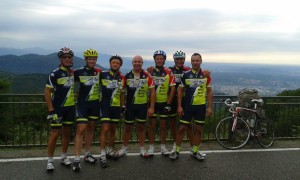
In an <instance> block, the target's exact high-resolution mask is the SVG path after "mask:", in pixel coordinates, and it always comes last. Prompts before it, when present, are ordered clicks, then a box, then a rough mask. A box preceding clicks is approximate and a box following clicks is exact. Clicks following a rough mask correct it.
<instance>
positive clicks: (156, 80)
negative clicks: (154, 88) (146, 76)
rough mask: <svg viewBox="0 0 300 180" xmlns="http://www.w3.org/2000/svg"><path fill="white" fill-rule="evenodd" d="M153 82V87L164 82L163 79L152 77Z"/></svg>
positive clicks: (164, 79)
mask: <svg viewBox="0 0 300 180" xmlns="http://www.w3.org/2000/svg"><path fill="white" fill-rule="evenodd" d="M153 81H154V84H155V85H161V84H163V83H164V82H165V81H166V78H165V77H153Z"/></svg>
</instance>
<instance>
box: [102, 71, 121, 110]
mask: <svg viewBox="0 0 300 180" xmlns="http://www.w3.org/2000/svg"><path fill="white" fill-rule="evenodd" d="M125 83H126V80H125V77H124V75H122V74H121V73H120V72H118V73H117V74H116V75H113V72H112V71H106V72H102V73H101V74H100V84H101V86H102V104H107V105H109V106H120V95H121V92H124V88H125Z"/></svg>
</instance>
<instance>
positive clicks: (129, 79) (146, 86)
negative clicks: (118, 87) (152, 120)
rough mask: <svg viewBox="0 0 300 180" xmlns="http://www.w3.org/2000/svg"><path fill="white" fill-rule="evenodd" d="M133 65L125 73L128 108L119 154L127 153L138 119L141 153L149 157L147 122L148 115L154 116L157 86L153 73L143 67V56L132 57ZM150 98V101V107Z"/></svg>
mask: <svg viewBox="0 0 300 180" xmlns="http://www.w3.org/2000/svg"><path fill="white" fill-rule="evenodd" d="M132 66H133V69H132V70H131V71H130V72H128V73H127V74H126V75H125V78H126V90H127V93H126V94H127V95H126V108H127V109H126V113H125V127H124V132H123V147H122V148H121V149H120V150H119V151H118V156H124V155H126V154H127V146H128V144H129V139H130V137H131V133H132V128H133V124H134V123H135V121H136V122H137V134H138V140H139V145H140V155H141V156H142V157H144V158H147V157H149V156H148V154H147V152H146V151H145V147H144V144H145V123H146V118H147V115H148V117H152V116H153V113H154V105H155V86H154V83H153V79H152V77H151V75H150V74H149V73H148V72H146V71H144V70H143V69H142V67H143V58H142V57H141V56H138V55H137V56H134V58H133V59H132ZM149 91H150V94H149ZM148 94H149V95H148ZM148 99H149V101H150V105H149V108H148Z"/></svg>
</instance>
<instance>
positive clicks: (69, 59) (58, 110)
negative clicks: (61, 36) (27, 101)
mask: <svg viewBox="0 0 300 180" xmlns="http://www.w3.org/2000/svg"><path fill="white" fill-rule="evenodd" d="M57 55H58V58H59V60H60V65H59V67H58V68H56V69H55V70H53V71H52V72H51V73H50V75H49V76H48V80H47V83H46V87H45V90H44V96H45V101H46V104H47V107H48V111H49V114H48V116H47V119H48V120H49V121H50V127H51V130H50V137H49V141H48V162H47V166H46V169H47V171H53V170H54V165H53V154H54V151H55V146H56V141H57V139H58V137H59V136H60V134H61V133H60V132H61V131H62V145H61V148H62V149H61V150H62V155H61V164H64V165H66V166H70V165H71V161H70V160H69V159H68V157H67V154H66V153H67V150H68V145H69V142H70V135H71V125H72V124H73V123H74V120H75V102H74V72H73V70H72V69H71V67H72V65H73V56H74V52H73V51H72V50H71V49H70V48H67V47H64V48H61V49H60V50H59V51H58V54H57Z"/></svg>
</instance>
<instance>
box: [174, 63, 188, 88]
mask: <svg viewBox="0 0 300 180" xmlns="http://www.w3.org/2000/svg"><path fill="white" fill-rule="evenodd" d="M170 69H171V71H172V72H173V74H174V78H175V82H176V89H177V88H178V86H179V84H180V83H181V76H182V73H183V72H185V71H188V70H190V69H191V68H189V67H186V66H183V67H182V68H178V67H176V66H172V67H170Z"/></svg>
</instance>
